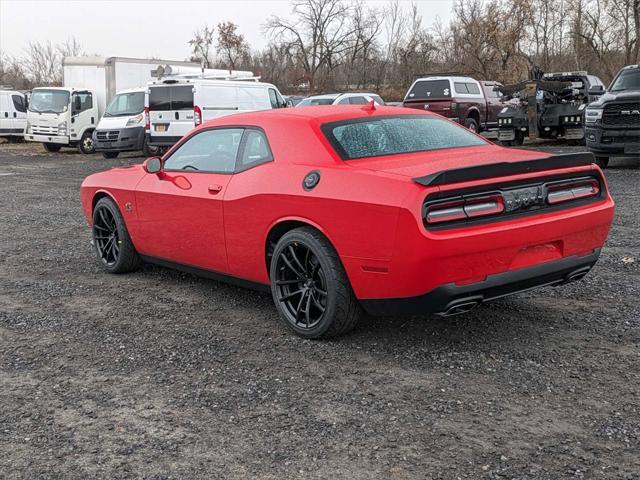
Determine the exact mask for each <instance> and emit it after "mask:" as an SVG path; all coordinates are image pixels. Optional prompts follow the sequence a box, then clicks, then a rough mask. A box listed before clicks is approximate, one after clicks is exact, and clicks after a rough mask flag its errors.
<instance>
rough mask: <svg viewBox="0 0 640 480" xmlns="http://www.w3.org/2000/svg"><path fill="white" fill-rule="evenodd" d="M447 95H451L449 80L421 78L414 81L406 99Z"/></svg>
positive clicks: (444, 96) (446, 96) (422, 98)
mask: <svg viewBox="0 0 640 480" xmlns="http://www.w3.org/2000/svg"><path fill="white" fill-rule="evenodd" d="M478 93H480V92H478ZM449 97H451V85H449V80H421V81H419V82H416V83H415V85H414V86H413V88H412V89H411V91H410V92H409V95H407V100H424V99H426V98H449Z"/></svg>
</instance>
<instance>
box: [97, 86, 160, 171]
mask: <svg viewBox="0 0 640 480" xmlns="http://www.w3.org/2000/svg"><path fill="white" fill-rule="evenodd" d="M146 91H147V89H146V88H132V89H128V90H123V91H121V92H118V93H116V95H115V97H113V100H111V103H110V104H109V106H107V108H106V110H105V111H104V114H103V115H102V118H101V119H100V122H98V126H97V127H96V129H95V131H94V132H93V141H94V144H95V147H96V151H97V152H102V155H103V156H104V157H105V158H116V157H117V156H118V154H119V153H120V152H134V151H142V153H143V154H144V155H146V156H150V155H155V154H157V153H158V150H157V149H156V148H153V147H150V146H149V145H148V143H147V139H148V137H147V135H146V129H145V127H146V124H147V122H146V114H145V112H144V105H145V97H146Z"/></svg>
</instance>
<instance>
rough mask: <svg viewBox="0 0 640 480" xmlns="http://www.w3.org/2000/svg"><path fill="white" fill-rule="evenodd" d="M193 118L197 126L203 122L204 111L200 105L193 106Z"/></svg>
mask: <svg viewBox="0 0 640 480" xmlns="http://www.w3.org/2000/svg"><path fill="white" fill-rule="evenodd" d="M193 119H194V122H195V124H196V126H198V125H200V124H201V123H202V111H201V110H200V107H199V106H197V105H195V106H194V107H193Z"/></svg>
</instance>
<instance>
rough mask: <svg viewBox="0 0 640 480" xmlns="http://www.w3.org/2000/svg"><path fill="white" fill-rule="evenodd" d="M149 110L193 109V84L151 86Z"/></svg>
mask: <svg viewBox="0 0 640 480" xmlns="http://www.w3.org/2000/svg"><path fill="white" fill-rule="evenodd" d="M149 110H163V111H166V110H193V86H192V85H179V86H164V85H162V86H160V85H159V86H155V87H150V88H149Z"/></svg>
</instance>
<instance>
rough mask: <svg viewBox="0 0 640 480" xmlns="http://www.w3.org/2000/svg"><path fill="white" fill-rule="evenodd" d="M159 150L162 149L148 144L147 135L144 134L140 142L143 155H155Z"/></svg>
mask: <svg viewBox="0 0 640 480" xmlns="http://www.w3.org/2000/svg"><path fill="white" fill-rule="evenodd" d="M161 151H162V149H161V148H160V147H156V146H153V145H149V137H148V136H146V135H145V136H144V140H143V142H142V155H144V156H145V157H155V156H157V155H160V152H161Z"/></svg>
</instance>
